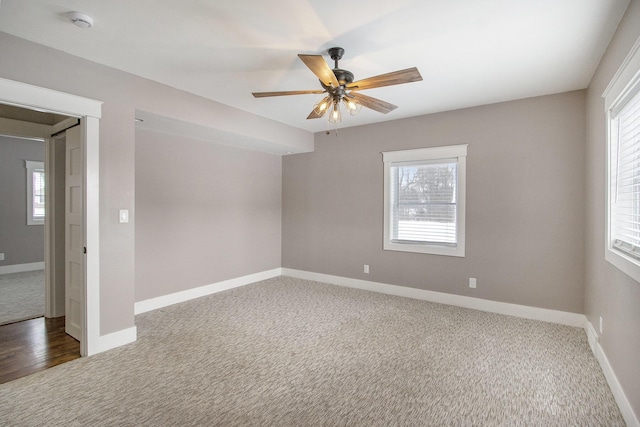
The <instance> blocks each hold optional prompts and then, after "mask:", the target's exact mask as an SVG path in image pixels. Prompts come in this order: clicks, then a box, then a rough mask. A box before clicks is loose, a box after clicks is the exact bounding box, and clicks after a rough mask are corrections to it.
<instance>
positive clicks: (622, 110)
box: [603, 40, 640, 281]
mask: <svg viewBox="0 0 640 427" xmlns="http://www.w3.org/2000/svg"><path fill="white" fill-rule="evenodd" d="M639 47H640V40H638V42H636V45H635V46H634V48H633V49H632V51H631V53H630V54H629V56H628V57H627V59H626V60H625V62H624V63H623V66H622V67H621V68H620V69H619V70H618V72H617V73H616V75H615V76H614V78H613V79H612V81H611V83H610V84H609V86H608V87H607V89H606V90H605V93H604V95H603V96H604V98H605V110H606V114H607V122H608V135H607V146H608V147H607V149H608V150H607V151H608V165H607V166H608V173H607V178H608V185H607V201H608V203H607V224H606V227H607V228H606V230H607V238H606V249H605V258H606V260H607V261H609V262H610V263H611V264H613V265H615V266H616V267H617V268H619V269H620V270H622V271H623V272H625V273H626V274H628V275H629V276H631V277H633V278H634V279H636V280H639V281H640V53H639Z"/></svg>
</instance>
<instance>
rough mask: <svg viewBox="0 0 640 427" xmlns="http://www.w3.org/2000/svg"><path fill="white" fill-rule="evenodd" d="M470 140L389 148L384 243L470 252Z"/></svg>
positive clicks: (418, 249) (410, 248) (443, 252)
mask: <svg viewBox="0 0 640 427" xmlns="http://www.w3.org/2000/svg"><path fill="white" fill-rule="evenodd" d="M466 155H467V146H466V145H455V146H447V147H434V148H422V149H415V150H402V151H389V152H385V153H383V162H384V178H385V179H384V182H385V184H384V200H385V211H384V223H385V224H384V249H385V250H396V251H406V252H420V253H428V254H435V255H450V256H459V257H463V256H464V212H465V206H464V202H465V200H464V199H465V174H466V171H465V169H466Z"/></svg>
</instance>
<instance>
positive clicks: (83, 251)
mask: <svg viewBox="0 0 640 427" xmlns="http://www.w3.org/2000/svg"><path fill="white" fill-rule="evenodd" d="M82 253H85V254H86V253H87V247H86V246H85V247H84V248H83V250H82Z"/></svg>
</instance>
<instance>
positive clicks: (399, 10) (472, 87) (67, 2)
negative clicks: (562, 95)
mask: <svg viewBox="0 0 640 427" xmlns="http://www.w3.org/2000/svg"><path fill="white" fill-rule="evenodd" d="M629 1H630V0H535V1H533V0H452V1H443V0H394V1H389V0H369V1H358V0H352V1H350V2H349V1H335V0H323V1H319V0H263V1H260V0H232V1H221V0H189V1H180V0H109V1H100V0H28V1H26V0H1V3H0V31H3V32H6V33H9V34H13V35H15V36H18V37H22V38H24V39H27V40H31V41H34V42H36V43H40V44H43V45H46V46H50V47H53V48H56V49H59V50H62V51H65V52H68V53H70V54H73V55H76V56H79V57H82V58H86V59H88V60H91V61H94V62H98V63H101V64H104V65H108V66H110V67H114V68H117V69H120V70H124V71H127V72H130V73H133V74H136V75H139V76H142V77H146V78H148V79H151V80H156V81H158V82H162V83H165V84H167V85H170V86H173V87H176V88H179V89H183V90H185V91H188V92H192V93H195V94H198V95H200V96H203V97H206V98H210V99H212V100H215V101H218V102H221V103H223V104H227V105H230V106H233V107H236V108H239V109H241V110H245V111H248V112H251V113H254V114H257V115H260V116H264V117H268V118H271V119H273V120H276V121H279V122H282V123H286V124H288V125H291V126H294V127H297V128H301V129H305V130H309V131H313V132H316V131H323V130H327V129H331V128H332V126H331V125H330V124H329V123H327V121H326V119H324V118H323V119H316V120H306V117H307V115H308V114H309V112H310V111H311V109H312V107H313V105H314V104H315V103H316V102H318V101H319V100H320V99H321V98H322V95H298V96H287V97H277V98H262V99H255V98H253V96H252V95H251V92H262V91H282V90H306V89H320V84H319V82H318V79H317V78H316V77H315V76H314V75H313V74H312V73H311V71H309V69H307V68H306V67H305V65H304V64H303V63H302V62H301V61H300V60H299V59H298V57H297V54H298V53H305V54H324V55H326V50H327V49H328V48H330V47H332V46H341V47H343V48H345V50H346V53H345V56H344V58H343V60H342V61H340V68H345V69H347V70H349V71H351V72H352V73H354V74H355V78H356V80H360V79H363V78H366V77H371V76H374V75H378V74H383V73H387V72H391V71H396V70H400V69H404V68H409V67H413V66H415V67H418V69H419V70H420V73H421V74H422V77H423V79H424V80H423V81H421V82H415V83H408V84H404V85H398V86H392V87H385V88H377V89H370V90H367V91H365V92H364V93H365V94H366V95H369V96H373V97H375V98H379V99H382V100H384V101H388V102H391V103H393V104H395V105H398V108H397V109H396V110H394V111H392V112H391V113H389V114H386V115H383V114H380V113H377V112H375V111H371V110H367V109H364V108H363V110H362V111H361V113H360V114H359V115H358V116H356V117H351V116H347V117H345V118H344V119H343V122H342V124H341V127H346V126H354V125H362V124H366V123H372V122H379V121H383V120H394V119H398V118H403V117H411V116H417V115H422V114H427V113H434V112H439V111H446V110H452V109H458V108H464V107H470V106H475V105H482V104H489V103H494V102H500V101H507V100H513V99H520V98H526V97H532V96H539V95H545V94H551V93H558V92H565V91H570V90H576V89H583V88H585V87H586V86H587V85H588V83H589V80H590V79H591V76H592V75H593V72H594V71H595V69H596V67H597V65H598V62H599V60H600V57H601V56H602V53H603V52H604V50H605V48H606V46H607V44H608V42H609V40H610V38H611V36H612V34H613V32H614V31H615V28H616V26H617V24H618V22H619V20H620V18H621V16H622V14H623V13H624V11H625V9H626V7H627V5H628V4H629ZM73 10H77V11H81V12H85V13H87V14H89V15H91V16H92V17H93V19H94V21H95V23H94V26H93V28H91V29H81V28H78V27H75V26H74V25H72V24H71V23H70V21H69V20H68V19H67V17H66V16H65V14H66V13H67V12H69V11H73ZM327 60H328V62H329V64H330V65H331V66H332V67H333V61H331V59H330V58H328V57H327Z"/></svg>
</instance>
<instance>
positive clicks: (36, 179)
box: [33, 169, 45, 218]
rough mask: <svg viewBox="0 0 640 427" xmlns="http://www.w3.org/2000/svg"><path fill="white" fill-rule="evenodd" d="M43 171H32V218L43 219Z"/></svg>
mask: <svg viewBox="0 0 640 427" xmlns="http://www.w3.org/2000/svg"><path fill="white" fill-rule="evenodd" d="M44 185H45V183H44V170H43V169H36V170H34V171H33V217H34V218H44V206H45V203H44V195H45V191H44V188H45V187H44Z"/></svg>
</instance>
